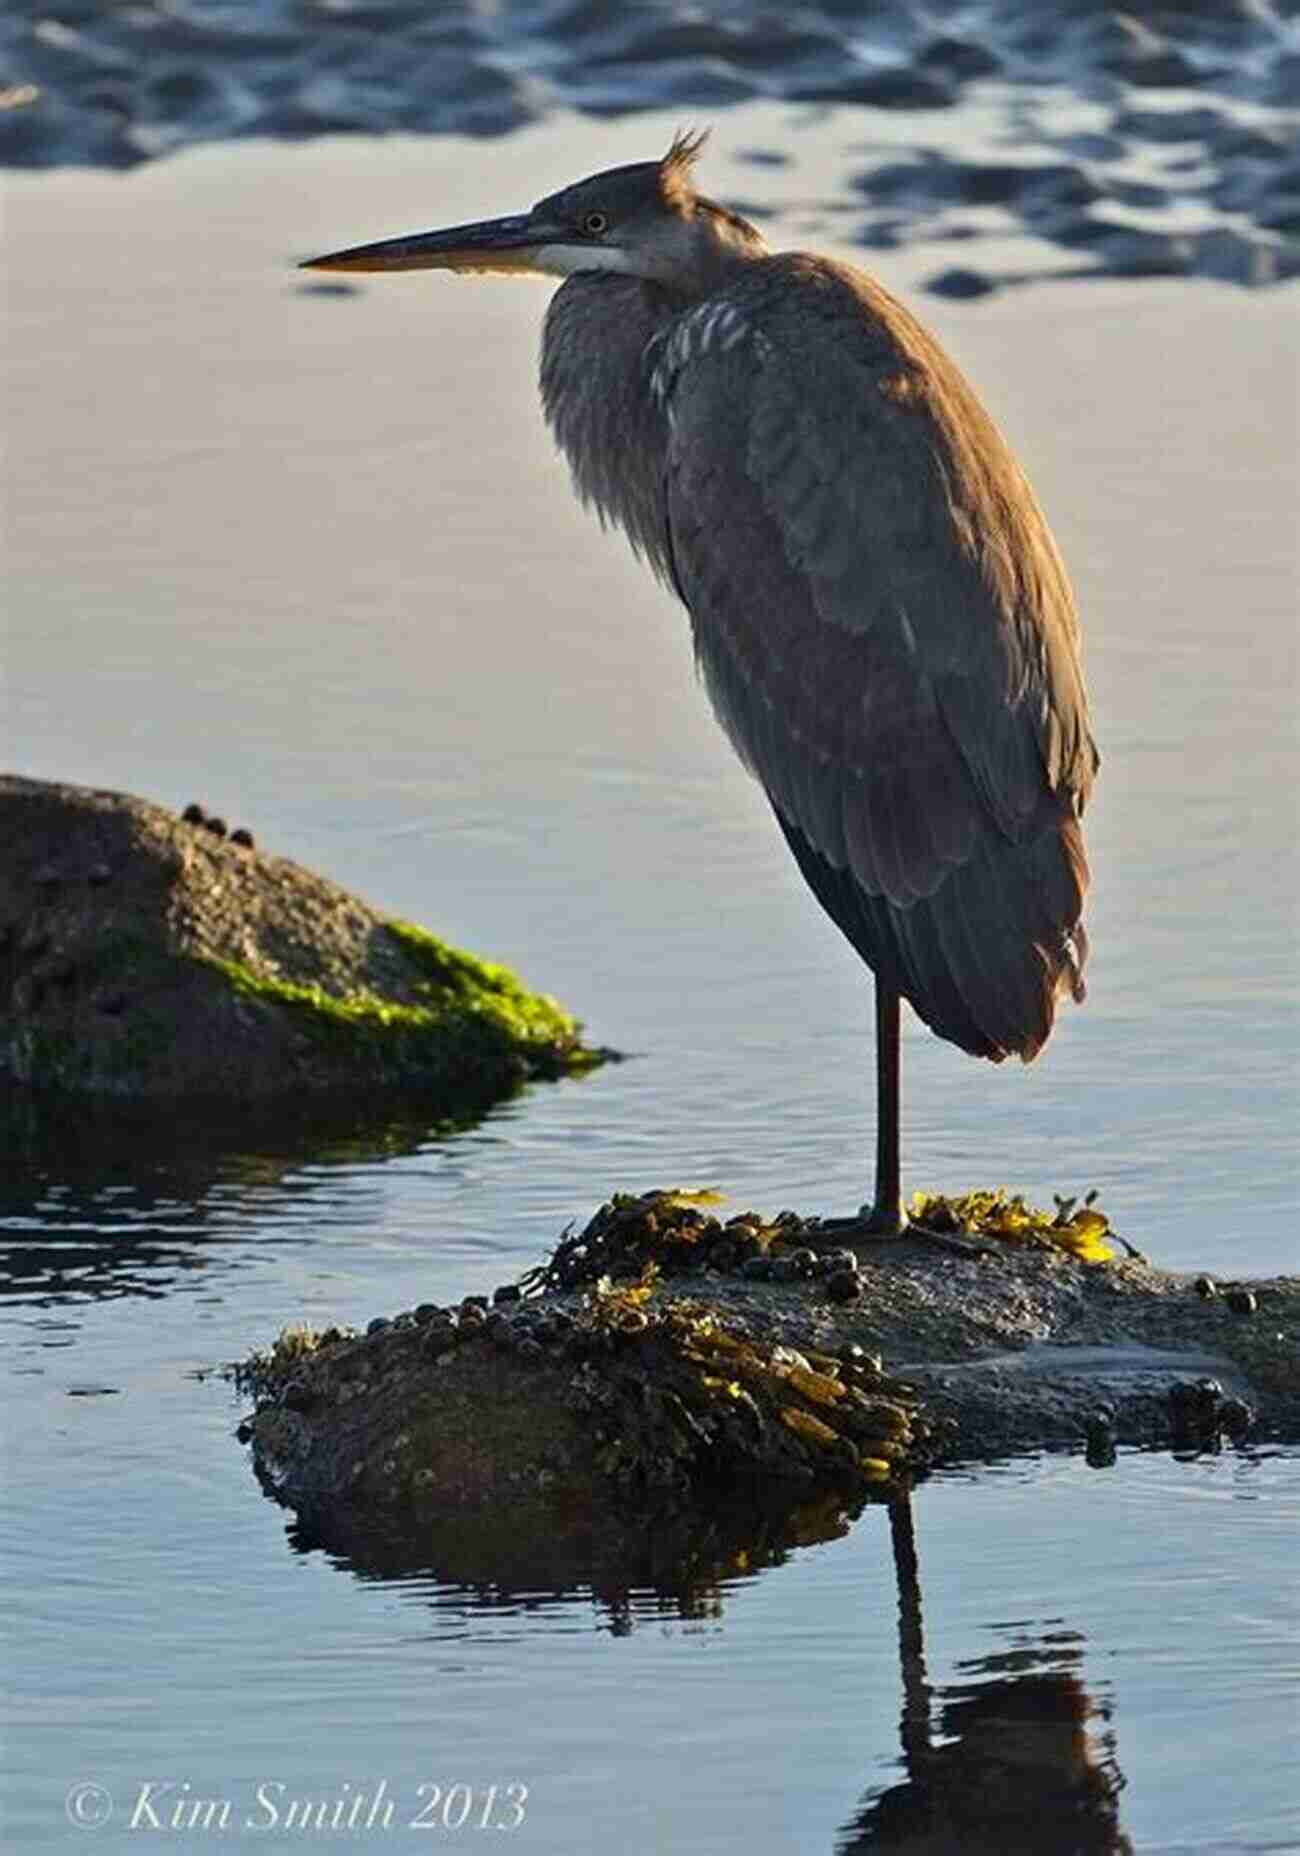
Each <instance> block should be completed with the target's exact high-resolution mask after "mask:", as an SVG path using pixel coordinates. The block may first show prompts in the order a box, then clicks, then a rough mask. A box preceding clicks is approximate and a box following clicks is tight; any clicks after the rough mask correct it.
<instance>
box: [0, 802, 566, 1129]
mask: <svg viewBox="0 0 1300 1856" xmlns="http://www.w3.org/2000/svg"><path fill="white" fill-rule="evenodd" d="M186 814H188V816H186V815H180V816H178V815H177V814H176V813H174V812H170V811H168V810H166V809H165V808H164V807H162V806H157V805H153V804H150V803H149V802H148V801H146V800H142V799H135V798H132V797H130V796H128V795H126V794H121V793H110V792H100V791H95V790H92V789H90V788H85V787H76V786H65V785H58V784H53V783H50V782H46V781H38V780H24V779H20V778H18V777H16V776H5V777H3V778H0V840H2V841H3V843H4V845H5V857H4V859H3V862H0V1081H3V1082H6V1083H9V1084H16V1085H21V1086H23V1087H27V1088H35V1089H57V1090H62V1091H71V1092H75V1093H77V1094H83V1095H87V1096H91V1097H115V1098H122V1099H131V1098H150V1097H152V1098H155V1099H156V1098H158V1097H161V1096H166V1097H168V1098H175V1097H188V1096H203V1097H211V1098H214V1099H224V1100H235V1101H243V1100H246V1099H248V1098H250V1097H257V1098H263V1099H268V1098H275V1097H284V1096H290V1095H292V1096H295V1097H303V1096H312V1095H315V1094H326V1093H328V1092H330V1091H335V1090H343V1089H349V1088H355V1087H356V1086H357V1085H358V1084H365V1085H367V1086H370V1087H373V1088H378V1089H387V1088H392V1089H394V1090H408V1091H418V1092H420V1094H421V1095H422V1097H424V1098H425V1099H427V1100H428V1101H429V1102H430V1103H437V1104H440V1105H441V1107H442V1109H443V1111H444V1112H446V1113H448V1114H460V1113H466V1112H471V1111H476V1110H477V1111H481V1110H482V1108H483V1107H485V1106H486V1105H487V1104H488V1103H490V1102H492V1101H494V1100H498V1099H500V1097H501V1096H503V1095H505V1094H508V1093H509V1092H510V1090H511V1089H513V1088H514V1087H516V1086H517V1085H518V1084H519V1083H520V1082H521V1081H524V1080H526V1079H528V1078H529V1077H533V1076H556V1075H560V1074H563V1073H564V1072H566V1071H568V1070H571V1069H581V1068H586V1067H589V1066H590V1064H591V1063H592V1062H593V1061H596V1060H598V1054H597V1053H594V1052H590V1051H587V1050H586V1049H585V1048H584V1047H583V1045H582V1042H581V1038H580V1035H579V1027H578V1026H577V1024H576V1023H575V1021H574V1020H573V1019H572V1018H570V1017H569V1016H568V1014H567V1013H565V1012H564V1011H563V1010H562V1009H561V1008H560V1007H559V1006H558V1005H556V1004H555V1002H554V1001H553V1000H551V999H547V998H545V997H544V996H542V995H538V994H534V993H530V992H528V991H527V990H526V989H525V988H524V987H523V986H522V985H521V984H520V982H519V981H518V980H517V979H515V977H514V976H513V974H511V973H509V972H508V971H507V970H506V969H505V968H502V967H497V966H494V965H493V964H492V963H490V962H486V961H480V960H477V959H476V958H475V957H474V956H472V955H468V954H463V953H461V952H460V951H459V950H457V949H455V948H452V947H449V946H447V944H446V943H444V942H441V941H438V940H437V939H436V938H435V937H434V936H432V935H429V934H427V933H426V932H425V931H424V930H422V929H418V928H414V927H412V926H411V925H410V924H407V923H402V922H394V921H392V920H389V919H388V918H386V917H384V916H381V915H380V914H378V913H377V912H376V911H375V910H373V909H371V908H370V907H369V906H368V905H367V904H366V903H364V902H362V901H361V900H360V899H359V898H357V897H356V896H353V895H350V894H349V893H348V892H347V891H346V890H344V889H341V888H340V887H339V886H338V885H337V884H334V883H331V882H329V881H328V879H326V878H324V877H321V876H317V875H316V874H315V873H313V872H312V871H309V870H305V869H303V868H302V867H301V866H299V865H297V864H294V863H291V862H290V861H289V860H288V859H287V858H283V857H276V856H273V855H271V854H269V853H268V852H266V851H263V850H259V849H258V848H257V847H256V845H255V844H253V843H252V842H251V837H252V834H251V833H249V832H248V831H247V830H246V829H241V828H239V827H236V828H235V829H234V830H233V831H227V829H226V827H225V825H224V822H223V821H219V820H214V819H213V818H212V817H211V816H210V814H209V813H208V812H207V810H206V808H204V807H202V806H201V805H199V804H198V803H197V802H193V803H192V804H191V805H190V806H188V807H187V808H186ZM217 824H221V825H222V829H221V830H219V831H218V830H216V829H215V826H216V825H217Z"/></svg>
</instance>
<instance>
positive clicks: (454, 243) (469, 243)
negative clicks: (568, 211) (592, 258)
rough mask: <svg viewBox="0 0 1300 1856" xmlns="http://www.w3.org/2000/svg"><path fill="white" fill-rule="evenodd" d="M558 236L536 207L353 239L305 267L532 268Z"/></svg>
mask: <svg viewBox="0 0 1300 1856" xmlns="http://www.w3.org/2000/svg"><path fill="white" fill-rule="evenodd" d="M555 237H556V229H555V228H554V227H550V226H545V225H542V224H541V223H540V221H539V220H538V219H537V217H536V215H535V214H533V213H516V214H514V215H512V216H511V217H510V218H508V219H480V220H479V221H478V222H477V223H476V224H474V225H469V226H450V227H449V228H448V229H447V230H446V231H445V232H415V233H412V234H411V236H410V237H409V238H386V239H381V240H380V241H379V242H378V244H375V245H352V246H349V248H348V249H347V250H346V251H330V252H326V254H325V255H324V257H321V258H305V259H304V260H303V262H302V264H301V265H300V266H299V269H300V270H304V271H431V270H442V271H515V272H519V271H531V270H535V269H536V258H537V253H538V252H539V251H540V250H541V249H542V247H543V246H544V245H547V244H549V243H550V242H552V240H553V239H554V238H555Z"/></svg>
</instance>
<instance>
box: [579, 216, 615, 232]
mask: <svg viewBox="0 0 1300 1856" xmlns="http://www.w3.org/2000/svg"><path fill="white" fill-rule="evenodd" d="M582 229H583V231H584V232H585V233H586V234H587V237H588V238H599V237H600V235H601V233H602V232H608V231H609V214H608V213H584V214H583V215H582Z"/></svg>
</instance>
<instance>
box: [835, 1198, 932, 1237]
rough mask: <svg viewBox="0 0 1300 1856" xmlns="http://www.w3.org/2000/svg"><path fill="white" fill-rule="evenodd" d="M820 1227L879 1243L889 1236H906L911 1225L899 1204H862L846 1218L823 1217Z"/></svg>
mask: <svg viewBox="0 0 1300 1856" xmlns="http://www.w3.org/2000/svg"><path fill="white" fill-rule="evenodd" d="M820 1229H821V1230H822V1231H825V1232H828V1233H830V1234H831V1235H833V1236H835V1237H846V1238H848V1239H850V1240H851V1241H854V1240H857V1239H861V1240H863V1241H864V1242H865V1241H866V1240H867V1239H869V1238H874V1239H875V1240H876V1241H877V1242H878V1243H879V1242H884V1241H886V1240H888V1239H889V1238H891V1237H908V1236H910V1235H911V1230H912V1227H911V1226H910V1225H909V1224H908V1222H907V1219H906V1218H905V1217H904V1215H903V1210H902V1207H901V1206H899V1205H892V1206H891V1205H885V1206H879V1205H864V1206H862V1207H861V1208H860V1210H858V1211H857V1212H856V1213H854V1214H853V1215H852V1216H850V1217H848V1218H823V1219H822V1220H821V1224H820Z"/></svg>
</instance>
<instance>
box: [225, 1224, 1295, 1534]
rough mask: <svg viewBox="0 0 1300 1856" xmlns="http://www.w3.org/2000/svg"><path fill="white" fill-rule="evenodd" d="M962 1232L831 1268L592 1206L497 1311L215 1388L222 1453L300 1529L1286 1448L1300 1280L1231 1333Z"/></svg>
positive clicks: (1179, 1293)
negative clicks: (236, 1422) (226, 1430)
mask: <svg viewBox="0 0 1300 1856" xmlns="http://www.w3.org/2000/svg"><path fill="white" fill-rule="evenodd" d="M975 1197H976V1195H972V1202H974V1199H975ZM978 1199H979V1202H981V1203H984V1202H989V1201H991V1202H993V1203H994V1204H995V1205H997V1204H1001V1206H1002V1207H1003V1210H1004V1211H1005V1206H1006V1204H1007V1201H1006V1200H1005V1197H1004V1196H1001V1197H1000V1195H992V1194H988V1195H978ZM952 1203H957V1202H953V1201H942V1200H931V1201H930V1204H931V1205H941V1204H952ZM1014 1203H1019V1202H1018V1201H1015V1202H1014ZM1072 1204H1073V1202H1072V1201H1063V1207H1064V1208H1065V1209H1066V1210H1067V1212H1068V1209H1069V1208H1070V1207H1071V1206H1072ZM1088 1216H1089V1218H1092V1219H1095V1218H1100V1217H1101V1216H1102V1215H1101V1214H1099V1213H1089V1214H1088ZM988 1223H989V1224H990V1226H991V1227H992V1226H993V1225H995V1224H998V1225H1000V1230H994V1229H990V1231H988V1232H985V1233H980V1232H977V1231H972V1230H970V1229H967V1231H966V1232H965V1234H964V1235H962V1236H960V1237H958V1236H956V1235H954V1234H953V1233H952V1232H929V1231H917V1232H914V1233H913V1234H911V1235H909V1236H908V1237H905V1238H904V1239H901V1240H898V1241H890V1242H883V1243H882V1242H870V1241H865V1240H863V1239H859V1241H857V1242H846V1241H845V1236H846V1234H845V1230H844V1228H843V1221H841V1222H840V1223H839V1224H831V1223H829V1222H827V1221H823V1220H819V1219H816V1218H804V1217H801V1216H799V1215H798V1214H796V1213H794V1212H785V1213H782V1214H779V1215H778V1216H777V1217H775V1218H772V1219H768V1218H766V1217H763V1216H760V1215H759V1214H757V1213H748V1214H741V1215H740V1216H738V1217H735V1218H732V1219H729V1220H728V1221H727V1222H725V1223H724V1222H722V1221H721V1220H720V1219H719V1218H717V1217H715V1216H713V1215H712V1214H711V1213H710V1211H709V1210H708V1209H707V1208H706V1207H705V1206H703V1205H700V1204H698V1203H694V1202H692V1195H684V1194H680V1193H672V1192H659V1193H652V1194H647V1195H643V1196H641V1197H638V1198H632V1197H619V1198H616V1199H614V1200H611V1201H610V1202H609V1204H607V1205H606V1206H603V1207H602V1208H601V1210H600V1211H599V1212H598V1213H597V1214H596V1216H595V1218H593V1219H592V1221H591V1223H590V1224H589V1225H588V1227H587V1228H586V1230H585V1231H583V1232H580V1233H575V1232H573V1231H568V1232H566V1233H564V1234H563V1236H562V1237H561V1239H560V1242H559V1243H558V1244H557V1246H556V1249H555V1251H554V1253H553V1254H552V1255H551V1257H550V1258H548V1259H547V1261H546V1262H544V1263H542V1264H539V1265H538V1266H537V1268H536V1269H534V1270H532V1271H529V1272H527V1273H526V1274H525V1275H524V1276H523V1277H522V1278H521V1279H520V1281H519V1282H518V1283H517V1284H512V1285H508V1286H507V1287H509V1288H510V1289H512V1290H513V1289H517V1290H518V1291H519V1295H518V1297H514V1296H510V1297H504V1298H503V1297H502V1296H501V1295H500V1291H498V1293H497V1295H496V1296H495V1297H493V1298H490V1299H489V1298H487V1297H481V1298H480V1297H475V1298H467V1299H466V1300H465V1301H463V1302H462V1303H460V1304H457V1305H456V1306H454V1307H447V1308H442V1307H437V1306H434V1305H433V1304H422V1305H421V1306H419V1307H418V1308H416V1309H414V1310H410V1311H407V1312H405V1313H402V1314H399V1315H397V1316H396V1317H394V1318H393V1319H392V1320H391V1321H387V1320H385V1321H382V1322H372V1323H371V1326H370V1331H368V1332H367V1333H366V1334H364V1335H358V1334H353V1333H344V1332H340V1331H339V1330H328V1331H327V1332H325V1333H323V1334H316V1333H311V1332H308V1331H306V1330H288V1331H286V1333H285V1334H283V1335H282V1336H281V1337H280V1340H279V1341H278V1342H277V1343H276V1345H275V1346H274V1347H273V1348H272V1349H271V1350H270V1352H269V1353H266V1354H260V1355H255V1356H254V1357H253V1358H252V1359H251V1360H250V1361H249V1362H247V1363H246V1364H245V1365H244V1366H243V1367H242V1368H240V1369H238V1378H239V1381H240V1383H241V1384H242V1386H243V1388H244V1389H245V1390H246V1391H248V1392H249V1393H251V1394H252V1396H253V1397H254V1399H255V1400H256V1409H255V1411H254V1412H253V1414H252V1416H251V1418H250V1419H249V1420H248V1423H247V1427H246V1438H247V1440H248V1441H251V1442H252V1444H253V1446H254V1451H255V1460H256V1463H257V1466H258V1471H259V1475H260V1476H261V1477H262V1479H263V1481H264V1483H265V1485H266V1486H267V1488H268V1489H269V1490H270V1491H271V1492H272V1493H273V1494H274V1495H275V1496H276V1497H277V1499H279V1500H282V1501H284V1502H286V1503H287V1504H288V1505H290V1506H292V1507H295V1508H298V1509H300V1510H303V1511H310V1512H314V1513H317V1514H319V1513H322V1512H326V1511H329V1510H331V1509H332V1508H335V1507H338V1506H339V1505H342V1506H344V1507H348V1506H354V1505H356V1504H358V1503H360V1504H363V1505H365V1506H366V1507H367V1509H374V1508H387V1509H392V1510H393V1511H395V1512H396V1511H401V1512H403V1513H407V1512H412V1513H413V1512H418V1511H421V1510H422V1509H428V1510H429V1511H430V1512H434V1511H436V1512H438V1513H440V1514H446V1513H448V1512H458V1511H473V1510H485V1509H491V1508H494V1507H496V1506H498V1505H499V1504H501V1503H503V1502H505V1503H510V1502H514V1501H516V1500H527V1501H534V1500H536V1499H537V1498H539V1497H541V1498H544V1499H550V1500H554V1501H555V1502H558V1503H561V1504H568V1505H570V1506H572V1505H574V1504H576V1505H577V1506H578V1507H579V1508H580V1509H581V1510H582V1511H583V1512H584V1513H588V1514H589V1513H591V1512H594V1511H595V1510H598V1509H600V1508H601V1507H602V1506H604V1507H608V1506H609V1505H611V1504H613V1505H614V1506H616V1507H622V1508H626V1506H627V1504H629V1503H631V1504H633V1505H634V1506H635V1505H637V1504H640V1505H641V1506H642V1507H646V1506H650V1507H655V1508H660V1507H667V1508H668V1509H675V1510H678V1511H683V1512H685V1511H687V1510H692V1509H697V1508H698V1507H699V1506H700V1505H701V1504H703V1505H704V1506H706V1507H707V1506H708V1505H709V1504H710V1503H712V1502H714V1501H716V1500H719V1499H720V1498H721V1497H722V1495H723V1494H724V1492H725V1493H729V1494H731V1495H735V1494H737V1493H740V1492H744V1491H745V1490H748V1491H750V1492H751V1493H753V1492H754V1491H756V1490H762V1489H766V1490H768V1491H771V1490H773V1489H775V1488H777V1487H781V1488H784V1489H786V1490H787V1491H789V1492H790V1495H791V1498H792V1499H795V1498H797V1499H799V1500H807V1499H810V1498H813V1497H815V1496H817V1495H819V1494H839V1495H845V1496H854V1497H857V1498H862V1499H865V1498H867V1497H868V1496H870V1495H872V1494H873V1493H875V1494H883V1495H884V1496H885V1497H886V1498H887V1499H888V1498H891V1496H892V1495H893V1494H896V1493H897V1492H898V1490H899V1489H900V1488H902V1487H905V1486H906V1485H907V1484H908V1483H909V1482H910V1481H911V1480H912V1479H914V1478H915V1477H916V1476H917V1475H918V1474H920V1473H923V1472H924V1470H925V1469H926V1468H927V1467H929V1466H930V1465H932V1464H934V1463H954V1462H962V1461H983V1460H989V1459H991V1458H996V1457H999V1456H1005V1455H1007V1454H1012V1453H1015V1452H1017V1451H1023V1450H1028V1449H1042V1448H1071V1449H1078V1450H1080V1451H1086V1453H1087V1454H1088V1456H1089V1460H1090V1461H1095V1462H1096V1463H1097V1464H1098V1465H1099V1466H1100V1465H1102V1464H1104V1463H1105V1462H1107V1461H1110V1460H1113V1455H1114V1451H1115V1448H1116V1447H1117V1446H1118V1445H1121V1444H1122V1445H1143V1446H1150V1447H1160V1448H1177V1449H1188V1448H1191V1449H1218V1448H1223V1447H1232V1446H1234V1445H1236V1444H1239V1443H1241V1442H1244V1441H1246V1440H1250V1441H1258V1440H1261V1439H1270V1438H1281V1439H1288V1440H1290V1439H1295V1438H1297V1437H1300V1280H1297V1279H1295V1278H1279V1279H1277V1280H1275V1281H1271V1282H1256V1283H1253V1284H1252V1285H1251V1287H1250V1291H1249V1293H1250V1294H1251V1295H1252V1297H1253V1298H1254V1300H1255V1303H1256V1310H1257V1312H1256V1314H1255V1316H1254V1317H1253V1318H1251V1319H1243V1318H1242V1317H1241V1316H1240V1315H1238V1314H1234V1313H1233V1311H1232V1309H1231V1308H1230V1307H1229V1306H1228V1298H1227V1296H1225V1295H1216V1296H1214V1297H1206V1296H1205V1295H1204V1294H1202V1293H1199V1292H1198V1290H1197V1287H1196V1283H1195V1280H1194V1279H1193V1278H1190V1277H1184V1276H1179V1275H1173V1274H1171V1273H1169V1272H1166V1271H1161V1270H1158V1269H1155V1268H1153V1267H1152V1266H1151V1265H1150V1264H1149V1263H1147V1262H1146V1261H1145V1260H1143V1259H1141V1258H1140V1257H1137V1256H1125V1257H1123V1258H1121V1257H1119V1256H1118V1255H1112V1256H1111V1258H1110V1260H1108V1261H1097V1260H1089V1258H1087V1257H1085V1256H1083V1255H1081V1254H1078V1253H1079V1249H1080V1245H1081V1244H1083V1243H1085V1241H1086V1244H1087V1246H1088V1248H1089V1250H1091V1248H1092V1247H1093V1246H1094V1245H1095V1243H1096V1242H1097V1239H1096V1237H1095V1231H1094V1228H1093V1226H1092V1225H1091V1224H1089V1225H1087V1226H1086V1227H1085V1226H1078V1225H1076V1227H1075V1229H1076V1236H1075V1237H1074V1238H1073V1239H1070V1240H1069V1241H1067V1242H1065V1243H1059V1242H1055V1241H1052V1240H1051V1239H1046V1238H1043V1236H1042V1232H1041V1230H1039V1231H1034V1232H1029V1233H1028V1234H1022V1235H1020V1236H1016V1235H1015V1234H1014V1227H1013V1222H1012V1221H1011V1220H1010V1219H1009V1218H1007V1217H1006V1216H1001V1217H1000V1218H997V1219H995V1218H990V1219H989V1220H988ZM1042 1224H1043V1225H1044V1226H1046V1228H1048V1229H1054V1228H1059V1229H1061V1230H1068V1229H1069V1228H1070V1217H1069V1216H1067V1217H1066V1218H1065V1220H1064V1222H1062V1223H1061V1224H1060V1226H1059V1227H1058V1226H1056V1225H1055V1224H1054V1223H1053V1222H1052V1221H1049V1220H1047V1219H1046V1217H1045V1216H1044V1218H1043V1219H1042ZM1112 1248H1113V1246H1112ZM846 1257H847V1258H848V1259H849V1260H848V1261H846V1260H845V1259H846ZM757 1264H766V1265H767V1268H766V1269H756V1267H755V1265H757ZM778 1265H786V1266H787V1267H785V1268H781V1269H778V1267H777V1266H778ZM843 1274H851V1275H852V1277H853V1278H854V1281H855V1285H856V1293H855V1294H854V1296H853V1297H852V1299H851V1300H847V1301H846V1300H844V1299H842V1298H841V1297H839V1296H838V1295H837V1294H836V1293H835V1292H834V1290H833V1287H832V1285H833V1284H834V1282H835V1281H836V1279H837V1277H838V1276H840V1275H843ZM1233 1286H1234V1287H1237V1288H1242V1287H1243V1285H1233Z"/></svg>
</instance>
